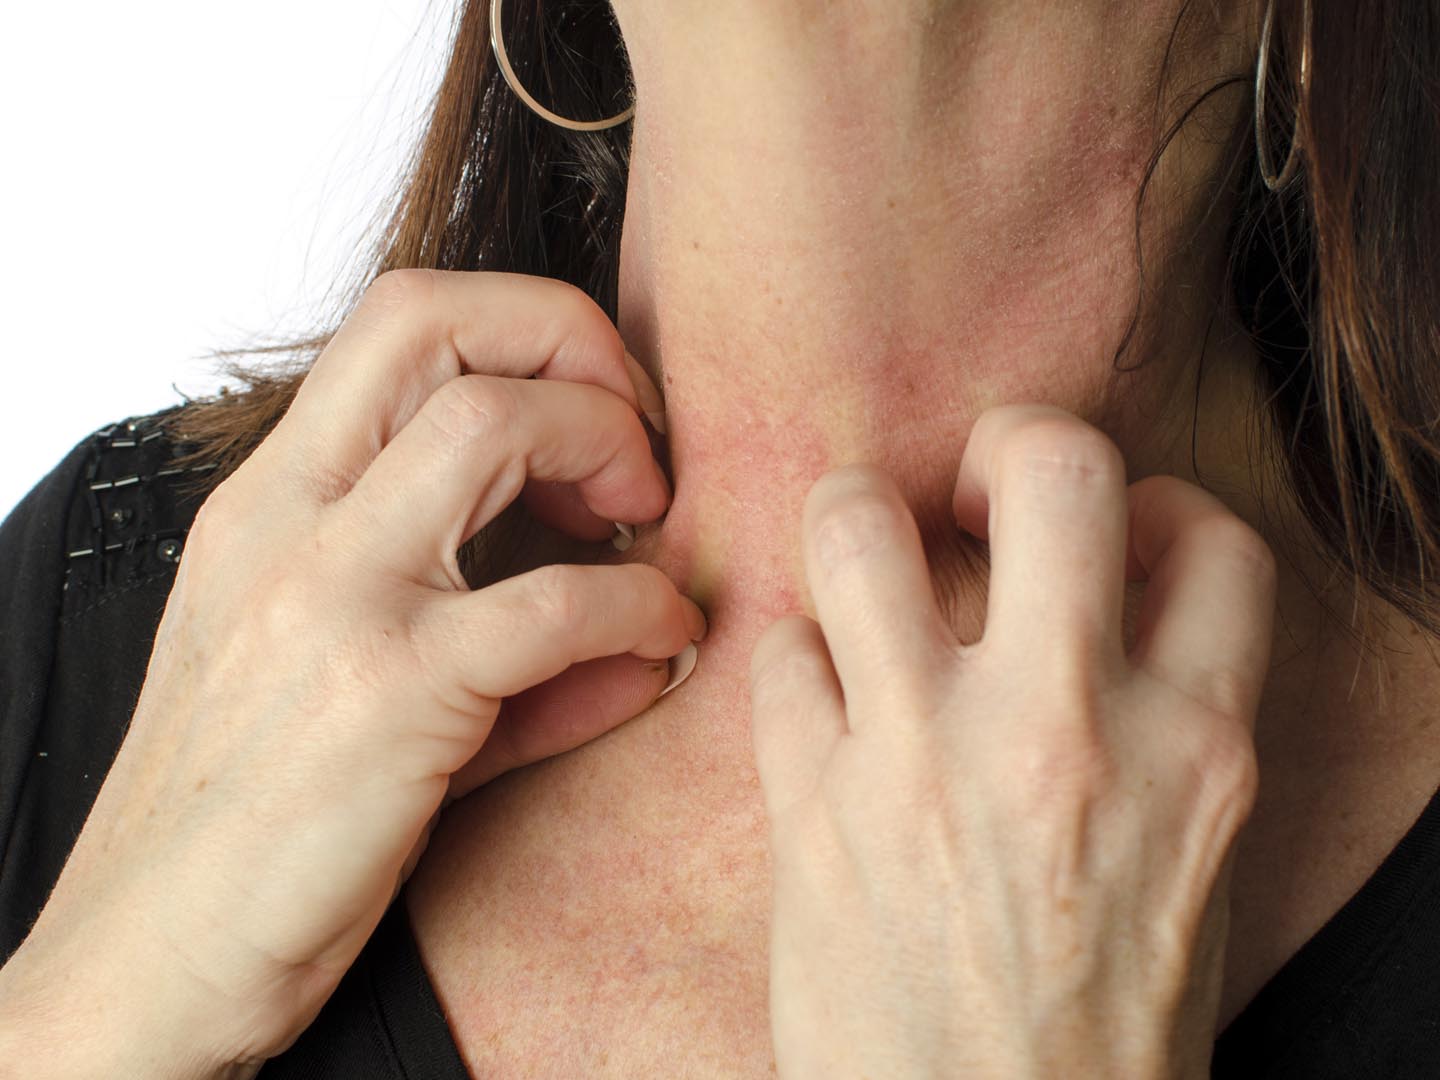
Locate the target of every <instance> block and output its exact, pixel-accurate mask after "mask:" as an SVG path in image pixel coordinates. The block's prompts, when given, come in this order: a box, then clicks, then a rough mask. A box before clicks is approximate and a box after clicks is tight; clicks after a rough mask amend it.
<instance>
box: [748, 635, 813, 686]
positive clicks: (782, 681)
mask: <svg viewBox="0 0 1440 1080" xmlns="http://www.w3.org/2000/svg"><path fill="white" fill-rule="evenodd" d="M753 661H754V662H753V663H752V664H751V666H750V685H751V689H752V691H753V692H754V694H755V696H757V697H771V698H773V697H776V696H779V695H781V694H784V693H787V692H789V691H791V690H792V689H793V688H794V687H796V686H813V685H814V684H815V682H816V681H817V680H818V679H820V678H821V677H822V676H823V675H824V674H825V672H824V671H823V670H822V668H821V664H820V658H819V657H817V656H816V655H815V653H814V652H813V651H812V650H809V649H800V648H796V647H795V644H794V643H793V642H790V643H787V644H785V645H781V646H772V647H771V648H769V649H767V650H766V652H765V653H764V655H760V654H758V653H757V654H756V656H755V657H754V658H753Z"/></svg>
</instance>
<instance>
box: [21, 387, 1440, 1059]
mask: <svg viewBox="0 0 1440 1080" xmlns="http://www.w3.org/2000/svg"><path fill="white" fill-rule="evenodd" d="M179 407H180V406H177V407H176V408H179ZM174 412H175V409H173V408H172V409H166V410H164V411H163V412H159V413H155V414H152V415H150V416H144V417H138V418H135V419H133V420H130V421H128V422H127V421H121V422H119V423H116V424H114V425H112V426H110V427H107V428H105V429H103V430H101V431H97V432H95V433H94V434H92V435H90V436H89V437H87V438H86V439H85V440H83V441H82V442H80V443H79V444H78V445H77V446H76V447H75V448H74V449H73V450H72V451H71V452H70V453H69V454H68V455H66V457H65V458H64V459H63V460H62V461H61V462H60V463H59V464H58V465H57V466H56V467H55V468H54V469H53V470H52V471H51V472H50V474H49V475H48V476H46V477H45V478H44V479H43V480H41V481H40V482H39V484H37V485H36V486H35V488H34V489H33V490H32V491H31V492H30V493H29V495H27V496H26V498H25V499H24V500H23V501H22V502H21V503H20V504H19V506H18V507H16V509H15V510H14V511H13V512H12V513H11V514H10V516H9V517H8V518H6V520H5V521H4V523H3V524H0V961H3V960H5V959H8V958H9V956H10V954H11V953H12V952H14V950H15V949H16V948H17V947H18V945H19V944H20V942H21V941H22V940H23V938H24V936H25V934H26V933H27V932H28V930H29V928H30V926H31V925H32V923H33V922H34V920H35V917H36V915H37V914H38V913H39V911H40V909H41V907H42V906H43V904H44V901H45V899H46V897H47V896H48V894H49V891H50V889H51V888H52V886H53V885H54V883H55V880H56V878H57V877H58V876H59V873H60V869H61V867H62V865H63V864H64V861H65V859H66V857H67V855H68V854H69V851H70V846H71V844H72V843H73V842H74V839H75V837H76V835H78V833H79V830H80V827H81V825H82V824H83V822H84V819H85V817H86V815H87V814H88V813H89V810H90V807H91V805H92V803H93V802H94V799H95V796H96V793H97V792H98V791H99V788H100V783H101V781H102V780H103V778H104V776H105V773H106V771H107V770H108V769H109V767H110V764H111V762H112V761H113V759H114V757H115V754H116V752H117V750H118V749H119V746H120V742H121V740H122V738H123V737H124V733H125V730H126V727H127V725H128V723H129V718H130V713H131V711H132V710H133V708H134V705H135V702H136V700H137V698H138V695H139V691H140V686H141V684H142V682H143V679H144V675H145V668H146V664H147V661H148V659H149V653H150V648H151V645H152V643H153V640H154V634H155V628H156V626H157V625H158V624H159V621H160V615H161V613H162V611H163V610H164V606H165V600H166V597H167V596H168V594H169V590H170V587H171V585H172V584H173V583H174V577H175V567H176V564H177V562H178V561H179V558H180V556H181V552H182V550H183V546H184V539H185V534H186V531H187V529H188V527H189V524H190V521H191V519H192V518H193V516H194V513H195V510H196V509H197V507H198V503H199V500H198V499H196V498H186V497H183V496H181V495H180V494H178V493H177V491H176V489H175V482H176V480H177V478H178V477H179V474H178V472H177V471H176V469H175V466H173V465H172V464H171V462H172V459H173V458H174V456H175V455H176V454H177V453H178V452H179V451H180V450H183V449H186V448H185V447H182V446H177V445H176V444H175V443H173V442H172V440H171V439H170V437H169V436H168V435H167V433H166V430H165V424H166V421H167V418H169V417H171V416H172V415H173V413H174ZM260 1075H261V1077H262V1080H291V1078H294V1080H301V1078H304V1080H318V1078H321V1077H327V1078H328V1077H344V1078H346V1080H366V1078H370V1077H374V1078H377V1080H402V1078H407V1080H418V1078H426V1080H428V1078H437V1080H450V1078H454V1080H465V1078H466V1077H467V1075H468V1074H467V1072H466V1070H465V1067H464V1065H463V1064H462V1062H461V1059H460V1055H459V1052H458V1051H457V1049H456V1047H455V1044H454V1041H453V1039H452V1038H451V1035H450V1031H449V1028H448V1027H447V1026H446V1022H445V1016H444V1013H443V1011H442V1009H441V1008H440V1004H439V1002H438V1000H437V999H436V997H435V993H434V991H433V989H432V988H431V986H430V983H429V981H428V980H427V978H426V974H425V970H424V968H423V967H422V965H421V962H420V956H419V952H418V950H417V948H416V945H415V939H414V937H413V935H412V934H411V930H410V924H409V920H408V919H407V917H406V913H405V906H404V902H403V893H402V896H401V898H397V900H396V901H395V902H394V903H393V904H392V905H391V906H390V909H389V910H388V911H387V912H386V914H385V917H384V919H383V920H382V921H381V923H380V925H379V928H378V929H377V930H376V933H375V934H374V936H373V937H372V938H371V940H370V942H369V943H368V944H367V945H366V947H365V949H364V951H363V952H361V954H360V957H359V959H358V960H357V961H356V963H355V965H354V967H353V968H351V970H350V971H349V973H348V974H347V975H346V976H345V978H344V980H343V981H342V982H341V984H340V987H339V989H338V990H337V991H336V993H335V995H334V996H333V997H332V998H331V999H330V1001H329V1002H327V1004H326V1005H325V1008H324V1009H323V1010H322V1011H321V1013H320V1015H319V1017H318V1018H317V1019H316V1021H315V1023H314V1024H313V1025H311V1027H310V1028H309V1029H308V1030H307V1031H306V1032H305V1033H304V1034H303V1035H302V1036H301V1038H300V1039H299V1041H298V1042H297V1043H296V1044H295V1045H294V1046H293V1047H292V1048H291V1049H290V1050H288V1051H287V1052H286V1053H284V1054H282V1055H281V1056H279V1057H277V1058H275V1059H274V1060H272V1061H270V1062H269V1063H268V1064H267V1065H266V1066H265V1067H264V1068H263V1069H262V1070H261V1073H260ZM1212 1076H1213V1077H1227V1078H1229V1077H1265V1078H1281V1077H1285V1078H1304V1080H1327V1078H1334V1080H1341V1078H1344V1080H1361V1078H1369V1077H1374V1078H1377V1080H1378V1078H1382V1077H1383V1078H1385V1080H1408V1078H1416V1080H1419V1078H1422V1077H1423V1078H1427V1080H1435V1078H1437V1077H1440V793H1437V795H1436V797H1435V798H1433V799H1432V800H1431V801H1430V804H1429V805H1428V806H1427V807H1426V809H1425V811H1424V813H1423V814H1422V815H1421V817H1420V818H1419V820H1418V821H1416V823H1415V824H1414V825H1413V826H1412V827H1411V829H1410V831H1409V832H1408V833H1407V834H1406V835H1405V837H1404V838H1403V839H1402V840H1401V841H1400V843H1399V844H1398V845H1397V846H1396V848H1395V849H1394V850H1393V851H1392V852H1391V853H1390V854H1389V856H1387V857H1386V859H1385V861H1384V863H1383V864H1382V865H1381V866H1380V867H1379V869H1378V870H1377V871H1376V872H1375V874H1374V875H1373V876H1372V877H1371V878H1370V880H1369V881H1368V882H1366V884H1365V885H1364V887H1363V888H1362V889H1361V890H1360V891H1359V892H1358V893H1357V894H1356V895H1355V896H1354V897H1352V898H1351V899H1350V901H1349V902H1348V903H1347V904H1346V905H1345V906H1344V908H1342V909H1341V910H1340V911H1339V912H1338V913H1337V914H1336V915H1335V916H1334V918H1332V919H1331V920H1330V921H1329V922H1328V923H1326V924H1325V926H1324V927H1322V928H1321V929H1320V931H1319V932H1318V933H1316V934H1315V936H1314V937H1312V938H1311V939H1310V940H1309V941H1308V942H1306V944H1305V945H1304V947H1303V948H1301V950H1300V951H1299V953H1298V954H1296V955H1295V956H1294V957H1293V958H1291V960H1290V961H1289V962H1288V963H1287V964H1286V965H1285V966H1284V967H1283V968H1282V969H1281V970H1280V971H1279V973H1278V974H1276V976H1275V977H1274V978H1273V979H1271V980H1270V982H1269V983H1267V984H1266V985H1265V987H1264V988H1263V989H1262V990H1261V991H1260V993H1259V994H1258V995H1257V997H1256V998H1255V999H1254V1001H1252V1002H1251V1003H1250V1005H1249V1006H1248V1007H1247V1008H1246V1009H1245V1011H1244V1012H1243V1013H1241V1015H1240V1016H1238V1017H1237V1018H1236V1019H1235V1020H1234V1021H1233V1022H1232V1023H1231V1024H1230V1026H1229V1027H1228V1028H1226V1030H1225V1031H1224V1032H1223V1033H1222V1035H1221V1036H1220V1038H1219V1039H1218V1040H1217V1042H1216V1044H1215V1058H1214V1064H1213V1067H1212Z"/></svg>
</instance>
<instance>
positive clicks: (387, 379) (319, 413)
mask: <svg viewBox="0 0 1440 1080" xmlns="http://www.w3.org/2000/svg"><path fill="white" fill-rule="evenodd" d="M466 373H473V374H488V375H495V376H506V377H510V378H518V379H523V378H527V377H529V376H532V375H533V376H536V377H537V378H541V379H558V380H565V381H568V382H577V383H589V384H591V385H594V386H600V387H603V388H605V389H606V390H609V391H611V392H612V393H614V394H618V395H619V396H620V397H621V398H623V399H624V401H625V402H626V403H627V404H628V405H630V406H631V408H632V409H634V410H635V411H636V414H637V416H638V415H639V414H640V412H641V408H640V403H639V401H638V398H637V396H636V393H635V389H634V386H633V384H632V382H631V375H630V372H629V369H628V365H627V364H626V360H625V347H624V345H623V343H622V342H621V340H620V335H619V332H618V331H617V330H616V329H615V326H614V324H613V323H611V322H610V320H609V318H608V317H607V316H606V315H605V313H604V311H603V310H601V309H600V307H599V306H598V305H597V304H595V302H594V301H593V300H591V299H590V297H588V296H587V295H585V293H584V292H582V291H581V290H579V289H577V288H575V287H574V286H572V285H569V284H567V283H565V282H562V281H557V280H553V279H550V278H541V277H534V276H531V275H526V274H506V273H498V272H492V271H484V272H476V271H454V270H421V269H404V270H394V271H390V272H389V273H386V274H382V275H381V276H380V277H379V278H377V279H376V280H375V281H374V282H373V283H372V284H371V285H370V287H369V288H368V289H367V290H366V292H365V295H364V297H363V298H362V299H361V301H360V303H359V304H358V305H357V306H356V308H355V310H354V311H353V312H352V313H351V314H350V316H349V317H348V318H347V319H346V320H345V322H344V323H343V324H342V325H341V327H340V329H339V330H338V331H337V332H336V333H335V335H334V336H333V337H332V339H331V340H330V342H329V343H328V344H327V345H326V347H325V349H324V350H323V351H322V352H321V354H320V356H319V358H318V359H317V360H316V361H315V363H314V365H313V366H312V367H311V369H310V371H309V373H308V374H307V375H306V377H305V380H304V382H303V383H302V384H301V386H300V390H299V392H298V393H297V394H296V397H295V400H294V402H293V403H292V404H291V406H290V408H289V409H288V410H287V412H286V414H285V417H284V418H283V419H282V420H281V421H280V423H279V424H278V425H277V426H276V428H275V431H274V432H273V434H272V436H271V438H272V439H274V440H275V441H276V443H277V445H278V446H281V447H284V448H285V454H284V455H282V458H283V460H287V461H293V462H295V468H297V469H298V470H300V472H301V475H302V477H303V479H305V481H306V482H307V485H308V486H309V487H311V488H312V489H314V491H315V493H316V494H317V496H318V497H319V498H320V501H322V502H328V501H330V500H331V499H334V498H337V497H338V496H339V495H341V494H343V493H344V492H345V491H348V490H349V488H350V486H351V484H353V483H354V481H355V479H356V478H357V477H359V476H360V474H361V473H362V472H363V471H364V470H365V468H366V467H367V466H368V465H369V464H370V462H371V461H372V460H373V459H374V457H375V456H376V454H378V453H379V452H380V449H381V447H383V446H385V445H386V444H387V443H388V442H389V441H390V440H391V438H393V437H394V435H395V433H396V432H398V431H400V430H401V429H403V428H404V427H405V426H406V424H407V423H408V422H409V421H410V419H411V418H412V417H413V416H414V415H415V414H416V413H417V412H418V411H419V410H420V408H421V407H422V405H423V404H424V403H425V401H427V400H428V399H429V397H430V395H431V394H432V393H433V392H434V391H435V390H436V388H437V387H439V386H441V385H442V384H444V383H446V382H448V381H450V380H451V379H453V378H455V377H456V376H458V375H462V374H466Z"/></svg>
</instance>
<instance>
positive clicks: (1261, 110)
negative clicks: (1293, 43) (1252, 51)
mask: <svg viewBox="0 0 1440 1080" xmlns="http://www.w3.org/2000/svg"><path fill="white" fill-rule="evenodd" d="M1304 10H1305V39H1304V42H1303V43H1302V44H1301V47H1300V101H1301V102H1304V101H1307V100H1308V99H1309V95H1310V0H1304ZM1274 19H1275V0H1269V2H1268V3H1267V4H1266V5H1265V22H1264V24H1263V26H1262V27H1261V30H1260V58H1259V60H1258V61H1257V62H1256V65H1255V152H1256V154H1257V155H1258V156H1259V159H1260V176H1261V179H1263V180H1264V181H1265V186H1266V187H1267V188H1269V189H1270V190H1271V191H1279V190H1280V189H1281V188H1282V187H1284V186H1285V185H1286V184H1288V183H1290V181H1291V180H1292V179H1294V177H1295V170H1296V168H1297V167H1298V166H1299V163H1300V155H1299V153H1298V151H1299V150H1300V149H1301V138H1300V111H1299V106H1298V105H1297V106H1296V111H1295V126H1294V133H1293V134H1292V135H1291V136H1290V153H1289V154H1288V155H1287V156H1286V158H1285V165H1284V167H1283V168H1282V169H1281V170H1280V174H1279V175H1278V176H1277V175H1276V174H1275V172H1274V170H1273V169H1271V167H1270V164H1271V163H1270V148H1269V146H1267V145H1266V142H1265V83H1266V80H1267V79H1268V78H1269V75H1270V33H1271V30H1272V28H1273V24H1274Z"/></svg>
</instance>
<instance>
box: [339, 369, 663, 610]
mask: <svg viewBox="0 0 1440 1080" xmlns="http://www.w3.org/2000/svg"><path fill="white" fill-rule="evenodd" d="M530 476H534V477H536V478H538V479H540V480H550V481H557V480H558V481H567V482H571V483H575V484H576V485H577V488H578V491H579V493H580V496H581V498H582V499H583V500H584V501H585V504H586V505H587V506H588V507H589V508H590V510H591V512H592V513H593V514H595V515H599V516H601V517H603V518H606V519H608V520H610V521H650V520H653V519H654V518H657V517H659V516H660V515H661V514H663V513H664V512H665V510H666V508H667V507H668V505H669V502H670V487H669V483H668V482H667V481H666V479H665V475H664V473H663V472H661V470H660V464H659V462H657V461H656V460H655V457H654V454H653V453H651V449H650V440H649V437H648V436H647V435H646V434H645V429H644V427H643V426H642V425H641V422H640V419H639V417H638V416H637V415H636V414H635V412H634V411H633V410H631V409H630V408H629V407H628V406H627V405H626V404H625V402H624V401H622V400H621V399H620V398H618V397H616V396H615V395H614V394H612V393H610V392H609V391H608V390H601V389H598V388H597V387H593V386H586V385H583V384H581V383H571V382H540V381H538V380H526V379H505V378H498V377H496V376H492V375H461V376H457V377H456V378H454V379H451V380H450V381H449V382H447V383H445V384H443V385H442V386H441V387H440V388H439V389H438V390H436V391H435V393H433V394H431V395H430V399H429V400H428V401H426V402H425V404H424V406H423V407H422V408H421V409H420V411H419V413H417V414H416V416H415V418H414V419H413V420H412V421H411V422H410V423H408V424H406V425H405V427H404V428H403V429H401V431H400V433H399V434H397V435H396V436H395V438H394V439H392V440H391V441H390V443H389V445H387V446H386V447H385V448H384V449H383V450H381V451H380V454H379V456H378V457H376V459H375V461H374V462H373V463H372V464H371V466H370V468H368V469H367V470H366V471H365V473H364V475H362V476H361V477H360V479H359V480H358V481H357V482H356V484H355V486H354V488H353V489H352V490H351V491H350V492H349V494H347V495H345V496H344V497H343V498H342V499H340V500H339V501H338V502H336V503H334V504H332V505H331V506H329V507H327V508H326V512H327V513H329V514H331V515H332V516H333V517H335V518H336V519H337V527H338V528H339V529H340V530H341V531H342V532H343V533H344V534H346V535H364V536H367V537H369V538H370V540H369V543H368V544H367V545H366V547H365V550H366V552H367V553H368V554H370V555H371V556H373V557H374V558H375V559H377V560H378V561H379V562H380V563H381V564H382V565H384V566H386V567H388V568H390V569H392V570H394V571H396V572H398V573H401V574H404V575H406V576H407V577H410V578H412V579H414V580H420V581H428V582H431V583H432V584H435V585H436V586H437V587H445V586H447V585H452V586H454V587H455V588H465V587H466V586H465V585H464V578H463V577H461V576H460V571H459V566H458V564H457V561H456V550H457V549H458V548H459V547H460V545H461V544H463V543H464V542H465V541H466V540H468V539H469V538H470V537H471V536H473V535H475V533H476V532H477V531H478V530H479V529H480V528H481V527H482V526H483V525H485V524H486V523H487V522H489V521H490V520H491V519H492V518H494V517H495V516H496V515H497V514H499V513H500V511H501V510H503V509H504V508H505V507H506V506H508V505H509V504H510V502H511V501H513V500H514V498H515V496H516V495H518V494H519V493H520V490H521V488H522V487H523V485H524V483H525V481H526V479H527V477H530ZM607 535H608V534H607ZM440 575H443V577H442V576H440Z"/></svg>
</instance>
